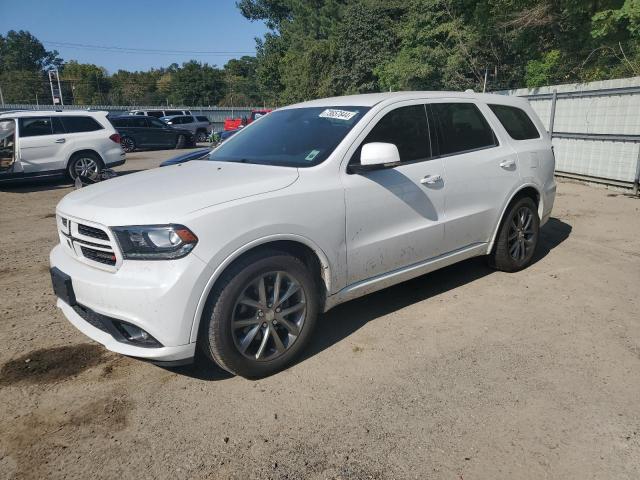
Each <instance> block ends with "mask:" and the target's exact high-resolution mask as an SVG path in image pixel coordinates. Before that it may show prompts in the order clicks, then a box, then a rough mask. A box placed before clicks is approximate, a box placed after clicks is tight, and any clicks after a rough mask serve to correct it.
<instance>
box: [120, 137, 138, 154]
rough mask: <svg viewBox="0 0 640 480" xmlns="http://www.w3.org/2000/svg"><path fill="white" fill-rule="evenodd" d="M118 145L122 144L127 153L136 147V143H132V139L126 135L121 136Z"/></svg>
mask: <svg viewBox="0 0 640 480" xmlns="http://www.w3.org/2000/svg"><path fill="white" fill-rule="evenodd" d="M120 145H121V146H122V149H123V150H124V151H125V152H127V153H129V152H133V151H134V150H135V148H136V145H135V143H133V140H131V139H130V138H128V137H125V138H123V139H122V140H121V141H120Z"/></svg>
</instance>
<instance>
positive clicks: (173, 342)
mask: <svg viewBox="0 0 640 480" xmlns="http://www.w3.org/2000/svg"><path fill="white" fill-rule="evenodd" d="M50 262H51V266H52V267H57V268H58V269H59V270H61V271H62V272H64V273H66V274H67V275H69V276H70V277H71V280H72V285H73V291H74V294H75V298H76V301H77V303H78V304H79V305H82V306H83V307H86V308H88V309H91V310H92V311H94V312H95V313H97V314H100V315H104V316H107V317H110V318H112V319H116V320H122V321H124V322H127V323H130V324H132V325H135V326H137V327H139V328H141V329H143V330H145V331H146V332H148V333H149V334H150V335H152V336H153V337H154V338H155V339H157V340H158V341H159V342H160V343H161V344H162V345H163V346H162V347H157V348H150V347H144V346H136V345H133V344H131V343H123V342H121V341H118V340H117V339H116V338H114V337H113V336H112V335H111V334H109V333H107V332H104V331H102V330H100V329H98V328H96V327H95V326H93V325H91V324H90V323H89V322H88V321H87V320H85V319H84V318H82V317H81V316H80V315H79V314H78V313H77V312H76V311H75V310H74V309H73V308H72V307H71V306H69V305H68V304H67V303H65V302H64V301H63V300H60V299H58V302H57V306H58V307H59V308H60V309H61V310H62V312H63V313H64V314H65V316H66V317H67V319H68V320H69V321H70V322H71V323H72V324H73V325H74V326H75V327H76V328H78V329H79V330H80V331H81V332H82V333H84V334H85V335H87V336H88V337H89V338H91V339H93V340H95V341H96V342H99V343H101V344H103V345H104V346H105V347H106V348H108V349H109V350H112V351H114V352H117V353H121V354H123V355H129V356H133V357H139V358H143V359H148V360H153V361H160V362H172V361H177V360H183V359H188V358H192V357H193V355H194V352H195V343H192V342H191V341H190V336H191V329H192V327H193V321H194V318H195V312H196V307H197V304H198V301H199V299H200V295H201V294H202V292H203V290H204V288H205V285H206V283H207V281H208V279H209V278H210V277H211V275H212V272H211V271H210V270H211V269H210V267H208V266H207V265H206V264H205V263H204V262H203V261H202V260H200V259H199V258H198V257H197V256H195V255H187V256H186V257H184V258H182V259H178V260H168V261H132V260H127V261H125V262H123V263H122V265H121V266H120V268H119V269H118V270H116V271H115V272H113V271H105V270H102V269H98V268H95V267H93V266H91V265H87V264H86V263H83V262H81V261H79V260H78V259H77V258H74V257H73V254H72V253H70V252H69V251H68V250H67V249H65V248H63V247H62V245H57V246H56V247H55V248H54V249H53V250H52V251H51V254H50Z"/></svg>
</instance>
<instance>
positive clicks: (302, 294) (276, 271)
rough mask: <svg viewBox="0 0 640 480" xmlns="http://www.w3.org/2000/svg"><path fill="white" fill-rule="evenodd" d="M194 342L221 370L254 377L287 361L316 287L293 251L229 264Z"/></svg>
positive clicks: (308, 325)
mask: <svg viewBox="0 0 640 480" xmlns="http://www.w3.org/2000/svg"><path fill="white" fill-rule="evenodd" d="M208 305H209V306H208V308H207V309H206V310H205V313H204V315H203V318H202V325H201V329H200V339H199V343H200V347H201V348H202V350H203V351H204V353H205V355H206V356H207V357H208V358H209V359H211V360H213V361H214V362H215V363H217V364H218V365H220V366H221V367H222V368H224V369H225V370H227V371H229V372H231V373H234V374H237V375H241V376H243V377H247V378H260V377H264V376H267V375H270V374H272V373H275V372H277V371H279V370H281V369H283V368H284V367H286V366H288V365H289V364H290V363H291V361H292V360H293V359H294V358H295V356H296V355H298V354H299V353H300V352H301V351H302V350H303V349H304V347H305V346H306V344H307V343H308V341H309V338H310V337H311V333H312V331H313V328H314V325H315V321H316V317H317V315H318V308H319V299H318V288H317V285H316V281H315V280H314V277H313V276H312V275H311V273H310V272H309V270H308V269H307V267H306V266H305V265H304V264H303V263H302V262H301V261H300V260H299V259H298V258H296V257H293V256H291V255H288V254H286V253H283V252H277V251H263V252H258V253H256V254H254V255H249V256H247V257H245V258H244V259H242V260H240V261H239V262H238V263H237V264H235V265H233V266H232V267H231V268H230V269H229V270H228V271H227V272H226V273H225V274H224V276H223V278H221V280H220V282H219V287H216V288H215V289H214V290H213V291H212V292H211V294H210V295H209V301H208Z"/></svg>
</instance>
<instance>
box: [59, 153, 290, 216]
mask: <svg viewBox="0 0 640 480" xmlns="http://www.w3.org/2000/svg"><path fill="white" fill-rule="evenodd" d="M297 179H298V170H297V169H296V168H290V167H275V166H268V165H256V164H247V163H232V162H212V161H193V162H189V163H184V164H178V165H172V166H169V167H164V168H154V169H152V170H146V171H144V172H139V173H133V174H130V175H123V176H121V177H116V178H112V179H110V180H105V181H103V182H99V183H96V184H94V185H90V186H88V187H84V188H82V189H79V190H75V191H73V192H71V193H69V194H68V195H66V196H65V197H64V198H63V199H62V200H61V201H60V203H59V204H58V207H57V210H58V212H60V213H62V214H66V215H69V216H73V217H76V218H79V219H85V220H90V221H94V222H97V223H101V224H103V225H107V226H116V225H142V224H158V223H171V222H180V221H181V219H182V218H183V216H184V215H185V214H188V213H190V212H193V211H196V210H200V209H203V208H207V207H211V206H214V205H218V204H221V203H225V202H230V201H233V200H238V199H240V198H245V197H249V196H252V195H259V194H261V193H267V192H273V191H276V190H280V189H283V188H286V187H288V186H289V185H291V184H293V183H294V182H295V181H296V180H297Z"/></svg>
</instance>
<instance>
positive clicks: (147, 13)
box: [0, 0, 267, 73]
mask: <svg viewBox="0 0 640 480" xmlns="http://www.w3.org/2000/svg"><path fill="white" fill-rule="evenodd" d="M235 3H236V2H235V0H126V1H125V0H0V34H2V35H5V34H6V33H7V32H8V31H9V30H28V31H29V32H31V34H33V35H34V36H35V37H37V38H38V39H39V40H40V41H41V42H42V43H43V44H44V46H45V48H46V49H47V50H57V51H58V52H59V53H60V56H61V57H62V58H63V59H64V60H65V61H68V60H77V61H79V62H81V63H94V64H96V65H98V66H102V67H105V68H106V69H107V71H108V72H109V73H114V72H116V71H118V70H119V69H123V70H147V69H149V68H152V67H156V68H157V67H163V66H168V65H170V64H171V63H174V62H175V63H178V64H181V63H182V62H185V61H188V60H191V59H195V60H198V61H200V62H206V63H209V64H210V65H211V64H213V65H218V66H219V67H222V66H223V65H224V64H225V63H226V62H227V61H228V60H229V59H230V58H238V57H241V56H242V55H253V54H255V40H254V39H255V37H262V35H263V34H264V33H265V32H266V31H267V29H266V27H265V26H264V24H263V23H262V22H253V23H252V22H250V21H249V20H247V19H245V18H244V17H243V16H242V15H241V14H240V11H239V10H238V8H237V7H236V5H235ZM69 44H75V45H69ZM80 45H82V46H80ZM95 47H107V48H95ZM131 48H133V49H143V50H147V51H143V52H139V51H131V50H126V49H131ZM150 50H156V51H150ZM157 50H160V51H161V52H157ZM185 51H186V52H188V53H183V52H185ZM193 52H199V53H193Z"/></svg>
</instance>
